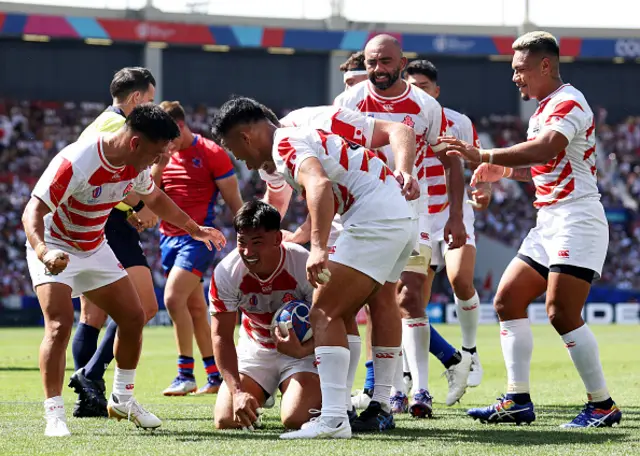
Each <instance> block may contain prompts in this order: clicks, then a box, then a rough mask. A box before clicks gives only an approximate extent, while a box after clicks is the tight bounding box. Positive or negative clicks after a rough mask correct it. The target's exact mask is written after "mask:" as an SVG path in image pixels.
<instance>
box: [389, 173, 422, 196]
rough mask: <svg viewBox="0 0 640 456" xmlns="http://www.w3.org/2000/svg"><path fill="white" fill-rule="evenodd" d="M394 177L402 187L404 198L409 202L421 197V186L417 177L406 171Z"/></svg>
mask: <svg viewBox="0 0 640 456" xmlns="http://www.w3.org/2000/svg"><path fill="white" fill-rule="evenodd" d="M394 175H395V176H396V180H397V181H398V183H399V184H400V187H402V196H404V197H405V198H406V200H407V201H413V200H416V199H418V198H419V197H420V185H418V181H417V180H416V178H415V177H413V176H412V175H411V174H409V173H405V172H404V171H396V172H395V173H394Z"/></svg>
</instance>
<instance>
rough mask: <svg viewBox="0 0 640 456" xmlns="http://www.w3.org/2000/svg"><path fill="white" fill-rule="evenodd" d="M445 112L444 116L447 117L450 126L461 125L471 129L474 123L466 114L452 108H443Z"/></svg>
mask: <svg viewBox="0 0 640 456" xmlns="http://www.w3.org/2000/svg"><path fill="white" fill-rule="evenodd" d="M442 109H443V110H444V115H445V116H446V117H447V121H448V122H449V125H460V126H462V127H468V128H471V125H472V124H473V122H471V119H469V117H468V116H467V115H465V114H462V113H461V112H458V111H456V110H454V109H451V108H442Z"/></svg>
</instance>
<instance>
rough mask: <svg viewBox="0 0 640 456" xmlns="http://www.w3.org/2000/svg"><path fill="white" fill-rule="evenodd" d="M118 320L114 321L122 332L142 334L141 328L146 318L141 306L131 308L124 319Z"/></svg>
mask: <svg viewBox="0 0 640 456" xmlns="http://www.w3.org/2000/svg"><path fill="white" fill-rule="evenodd" d="M114 320H115V319H114ZM119 320H120V321H119ZM119 320H115V322H116V324H117V325H118V327H119V328H120V329H121V330H122V331H126V332H142V328H143V327H144V325H145V323H146V316H145V313H144V310H143V309H142V307H141V306H137V307H136V306H132V308H131V309H130V310H128V311H127V313H126V315H125V316H124V318H120V319H119Z"/></svg>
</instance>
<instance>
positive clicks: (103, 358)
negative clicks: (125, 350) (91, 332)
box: [84, 320, 118, 380]
mask: <svg viewBox="0 0 640 456" xmlns="http://www.w3.org/2000/svg"><path fill="white" fill-rule="evenodd" d="M117 331H118V325H116V322H115V321H113V320H111V322H110V323H109V325H108V326H107V330H106V331H105V332H104V337H103V338H102V341H100V346H99V347H98V350H97V351H96V353H95V354H94V355H93V357H92V358H91V360H90V361H89V362H88V363H87V365H86V366H85V368H84V375H85V377H87V378H89V379H91V380H102V378H103V377H104V372H105V371H106V370H107V367H108V366H109V363H110V362H111V360H113V344H114V343H115V341H116V332H117Z"/></svg>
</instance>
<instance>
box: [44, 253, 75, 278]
mask: <svg viewBox="0 0 640 456" xmlns="http://www.w3.org/2000/svg"><path fill="white" fill-rule="evenodd" d="M40 261H42V262H43V263H44V266H45V268H47V271H49V274H51V275H58V274H60V273H61V272H62V271H64V270H65V269H66V268H67V265H68V264H69V255H68V254H67V253H65V252H63V251H62V250H57V249H54V250H46V251H44V252H43V253H42V254H41V256H40Z"/></svg>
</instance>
